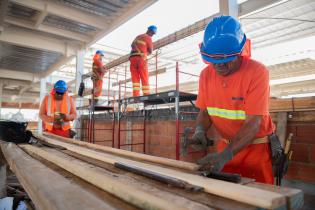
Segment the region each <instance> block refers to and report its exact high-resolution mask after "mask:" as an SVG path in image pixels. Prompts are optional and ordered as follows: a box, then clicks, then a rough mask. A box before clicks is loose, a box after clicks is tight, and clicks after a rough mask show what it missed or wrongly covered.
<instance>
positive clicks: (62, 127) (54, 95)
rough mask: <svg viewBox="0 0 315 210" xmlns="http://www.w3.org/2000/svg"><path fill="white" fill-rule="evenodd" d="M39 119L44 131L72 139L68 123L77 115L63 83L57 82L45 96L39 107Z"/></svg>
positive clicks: (61, 81) (65, 84) (66, 87)
mask: <svg viewBox="0 0 315 210" xmlns="http://www.w3.org/2000/svg"><path fill="white" fill-rule="evenodd" d="M39 117H40V119H41V120H42V121H43V123H44V130H45V131H47V132H50V133H53V134H56V135H59V136H63V137H67V138H69V137H72V136H71V133H72V132H71V125H70V121H73V120H75V119H76V117H77V113H76V108H75V105H74V102H73V99H72V97H71V96H69V95H68V86H67V83H66V82H65V81H63V80H59V81H57V82H56V83H55V85H54V88H53V90H52V91H51V93H50V94H49V95H46V96H45V98H44V99H43V101H42V103H41V105H40V110H39Z"/></svg>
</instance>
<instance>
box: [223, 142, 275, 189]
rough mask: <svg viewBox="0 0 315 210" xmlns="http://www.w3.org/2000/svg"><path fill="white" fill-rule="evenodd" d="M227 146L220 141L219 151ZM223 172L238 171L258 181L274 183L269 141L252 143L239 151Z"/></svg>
mask: <svg viewBox="0 0 315 210" xmlns="http://www.w3.org/2000/svg"><path fill="white" fill-rule="evenodd" d="M226 146H227V143H226V142H224V141H219V142H218V145H217V149H218V151H219V152H220V151H222V150H223V149H224V148H225V147H226ZM222 171H223V172H226V173H237V174H240V175H241V176H243V177H248V178H252V179H255V180H256V182H261V183H266V184H273V183H274V177H273V173H272V163H271V153H270V146H269V143H261V144H250V145H248V146H246V147H245V148H244V149H242V150H241V151H240V152H238V153H237V154H236V155H235V156H234V157H233V159H232V160H231V161H229V162H228V163H227V164H226V165H225V166H224V168H223V170H222Z"/></svg>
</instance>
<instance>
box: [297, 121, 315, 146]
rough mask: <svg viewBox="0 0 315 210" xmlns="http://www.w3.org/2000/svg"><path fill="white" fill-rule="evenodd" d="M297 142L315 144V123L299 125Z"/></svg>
mask: <svg viewBox="0 0 315 210" xmlns="http://www.w3.org/2000/svg"><path fill="white" fill-rule="evenodd" d="M296 139H297V142H299V143H309V144H315V125H299V126H297V135H296Z"/></svg>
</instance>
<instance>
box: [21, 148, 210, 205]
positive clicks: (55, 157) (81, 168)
mask: <svg viewBox="0 0 315 210" xmlns="http://www.w3.org/2000/svg"><path fill="white" fill-rule="evenodd" d="M20 147H21V148H23V149H24V150H25V151H27V152H28V153H31V154H35V155H38V156H39V157H41V158H43V159H45V160H48V161H50V162H52V163H54V164H56V165H57V166H59V167H61V168H63V169H65V170H67V171H69V172H70V173H72V174H74V175H76V176H78V177H80V178H82V179H83V180H85V181H87V182H89V183H91V184H93V185H95V186H97V187H99V188H101V189H103V190H105V191H107V192H109V193H111V194H113V195H115V196H117V197H119V198H120V199H121V200H124V201H126V202H128V203H130V204H133V205H135V206H137V207H138V208H141V209H148V210H151V209H155V210H162V209H165V210H168V209H169V210H186V209H187V210H188V209H192V208H188V207H189V206H187V205H188V203H181V204H179V203H178V202H170V201H167V200H165V199H162V198H161V197H162V196H160V197H158V196H155V195H152V194H151V193H149V192H145V191H142V190H140V189H141V187H140V186H134V185H132V184H131V183H129V182H124V181H123V180H120V178H119V176H117V175H108V174H106V172H105V171H104V169H101V168H98V167H95V166H93V165H91V164H88V163H85V162H82V161H80V160H77V159H75V158H71V157H69V156H67V155H65V154H63V153H61V152H57V151H53V150H50V151H51V152H49V151H47V150H45V149H41V148H38V147H35V146H32V145H21V146H20ZM129 181H130V180H129ZM89 209H92V208H89ZM198 209H211V208H208V207H202V205H198Z"/></svg>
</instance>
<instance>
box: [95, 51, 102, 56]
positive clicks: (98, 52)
mask: <svg viewBox="0 0 315 210" xmlns="http://www.w3.org/2000/svg"><path fill="white" fill-rule="evenodd" d="M95 54H100V55H101V56H104V51H103V50H97V51H96V53H95Z"/></svg>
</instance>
